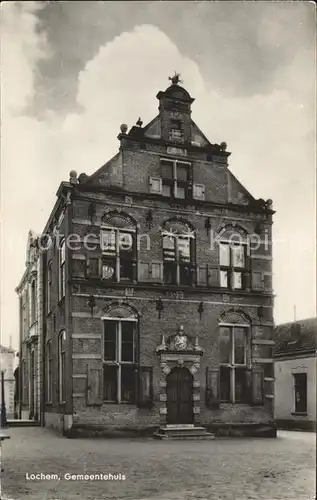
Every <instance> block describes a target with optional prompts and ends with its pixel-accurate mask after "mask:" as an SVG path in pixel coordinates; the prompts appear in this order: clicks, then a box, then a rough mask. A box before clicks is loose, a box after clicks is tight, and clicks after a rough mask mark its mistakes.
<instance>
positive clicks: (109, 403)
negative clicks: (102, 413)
mask: <svg viewBox="0 0 317 500" xmlns="http://www.w3.org/2000/svg"><path fill="white" fill-rule="evenodd" d="M102 404H104V405H124V406H125V405H130V406H136V405H135V403H134V402H133V401H131V402H129V401H120V403H118V401H108V400H107V401H103V403H102Z"/></svg>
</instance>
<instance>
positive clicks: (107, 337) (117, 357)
mask: <svg viewBox="0 0 317 500" xmlns="http://www.w3.org/2000/svg"><path fill="white" fill-rule="evenodd" d="M102 320H103V326H104V342H103V364H104V365H103V366H104V373H103V376H104V384H103V386H104V400H105V401H112V402H116V403H124V402H125V403H134V402H135V393H136V387H135V383H136V378H135V365H136V363H137V359H136V357H137V352H136V345H137V332H138V316H137V314H136V313H135V312H134V311H133V310H132V309H131V308H130V307H125V306H122V305H117V306H114V307H113V308H111V309H109V310H107V311H106V314H105V316H103V317H102Z"/></svg>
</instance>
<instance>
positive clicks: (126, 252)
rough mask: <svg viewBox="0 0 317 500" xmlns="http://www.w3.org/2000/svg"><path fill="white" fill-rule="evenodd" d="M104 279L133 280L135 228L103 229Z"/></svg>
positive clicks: (102, 269) (102, 267) (102, 271)
mask: <svg viewBox="0 0 317 500" xmlns="http://www.w3.org/2000/svg"><path fill="white" fill-rule="evenodd" d="M101 250H102V266H101V274H102V279H104V280H107V281H128V282H129V281H130V282H131V281H133V279H134V268H136V234H135V231H133V230H127V229H117V228H103V229H102V230H101Z"/></svg>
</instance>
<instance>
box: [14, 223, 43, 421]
mask: <svg viewBox="0 0 317 500" xmlns="http://www.w3.org/2000/svg"><path fill="white" fill-rule="evenodd" d="M38 241H39V238H38V236H36V235H35V234H34V233H33V232H32V231H29V234H28V241H27V251H26V263H25V272H24V274H23V276H22V278H21V281H20V283H19V285H18V286H17V288H16V292H17V294H18V297H19V315H20V347H19V367H18V370H17V372H16V373H15V376H16V377H17V383H18V384H17V385H18V387H19V394H18V395H16V407H17V408H16V410H17V414H18V418H20V419H21V418H22V419H26V420H29V419H30V420H39V419H40V401H41V383H40V379H41V346H42V340H43V334H42V326H43V317H42V310H43V286H42V281H43V270H42V262H43V257H42V254H41V252H40V249H39V245H38Z"/></svg>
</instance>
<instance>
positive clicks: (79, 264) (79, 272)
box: [72, 259, 87, 278]
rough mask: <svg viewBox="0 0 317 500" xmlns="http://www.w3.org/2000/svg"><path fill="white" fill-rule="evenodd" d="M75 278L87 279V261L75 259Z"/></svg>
mask: <svg viewBox="0 0 317 500" xmlns="http://www.w3.org/2000/svg"><path fill="white" fill-rule="evenodd" d="M72 264H73V265H72V267H73V276H74V277H76V278H86V269H87V263H86V259H85V260H78V259H73V262H72Z"/></svg>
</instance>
